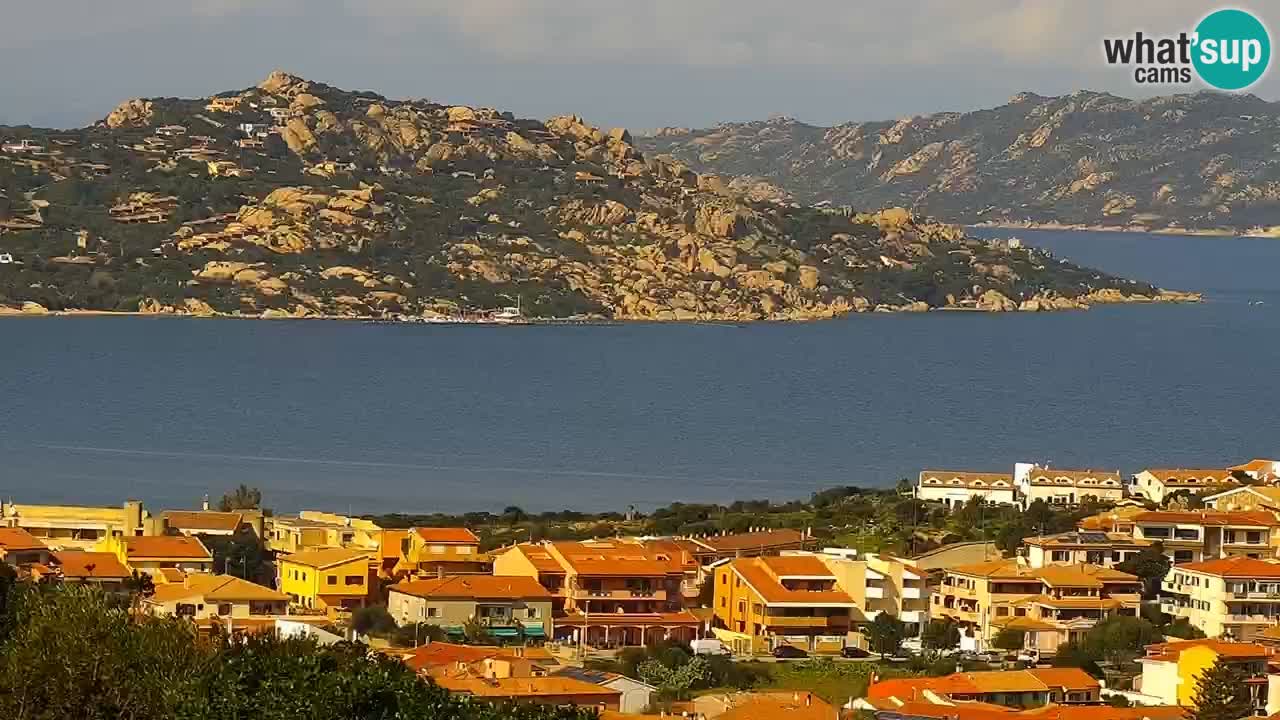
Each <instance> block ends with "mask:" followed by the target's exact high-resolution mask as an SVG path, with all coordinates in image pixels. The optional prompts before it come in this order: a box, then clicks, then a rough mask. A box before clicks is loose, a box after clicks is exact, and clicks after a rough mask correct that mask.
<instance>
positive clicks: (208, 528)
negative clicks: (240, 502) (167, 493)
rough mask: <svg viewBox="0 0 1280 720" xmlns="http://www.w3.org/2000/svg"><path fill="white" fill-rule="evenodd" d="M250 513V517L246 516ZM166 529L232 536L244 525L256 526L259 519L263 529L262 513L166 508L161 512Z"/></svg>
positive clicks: (190, 533)
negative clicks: (254, 522) (251, 522)
mask: <svg viewBox="0 0 1280 720" xmlns="http://www.w3.org/2000/svg"><path fill="white" fill-rule="evenodd" d="M246 515H248V516H249V517H246ZM160 517H161V519H162V520H164V526H165V529H166V530H168V531H170V532H175V533H179V534H182V535H221V536H227V537H230V536H232V535H235V534H236V533H237V532H239V531H240V529H241V528H243V527H250V528H252V527H254V526H253V525H251V524H250V521H254V520H256V521H257V526H258V527H257V530H261V522H262V513H261V512H259V511H256V510H255V511H252V512H249V513H245V512H218V511H216V510H208V509H206V510H165V511H164V512H162V513H160Z"/></svg>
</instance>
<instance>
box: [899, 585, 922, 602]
mask: <svg viewBox="0 0 1280 720" xmlns="http://www.w3.org/2000/svg"><path fill="white" fill-rule="evenodd" d="M902 597H903V599H905V600H919V599H921V598H923V597H924V590H921V589H920V588H918V587H904V588H902Z"/></svg>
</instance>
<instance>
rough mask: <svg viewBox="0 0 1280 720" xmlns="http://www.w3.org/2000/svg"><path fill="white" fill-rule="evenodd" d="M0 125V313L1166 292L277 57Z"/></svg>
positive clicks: (657, 313) (403, 310)
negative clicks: (100, 110)
mask: <svg viewBox="0 0 1280 720" xmlns="http://www.w3.org/2000/svg"><path fill="white" fill-rule="evenodd" d="M0 139H3V147H2V148H0V310H3V309H5V308H7V309H8V310H9V311H26V312H32V313H40V312H45V311H49V310H53V311H62V310H95V311H115V312H120V311H128V312H145V313H176V314H196V315H239V316H253V317H311V316H326V317H359V318H398V319H433V320H438V319H451V318H452V319H456V318H460V317H475V316H477V315H481V316H483V315H492V314H494V313H498V312H500V313H501V314H502V315H504V316H507V317H509V316H510V315H512V314H513V313H512V311H509V310H504V309H505V308H509V307H511V306H516V307H518V308H520V312H522V313H524V314H526V315H531V316H539V317H566V316H578V317H588V318H612V319H626V320H683V321H700V320H730V321H751V320H764V319H769V320H786V319H811V318H826V317H833V316H836V315H841V314H844V313H848V312H858V311H874V310H880V311H899V310H926V309H930V308H968V309H978V310H1016V309H1022V310H1052V309H1063V308H1076V307H1084V306H1087V305H1088V304H1090V303H1094V302H1120V301H1135V300H1136V301H1144V300H1158V299H1186V298H1185V297H1184V296H1179V295H1171V294H1168V293H1162V292H1161V291H1159V290H1158V289H1157V288H1153V287H1151V286H1150V285H1145V284H1140V283H1135V282H1132V281H1128V280H1124V279H1121V278H1116V277H1113V276H1111V275H1108V274H1106V273H1101V272H1098V271H1095V270H1090V269H1087V268H1081V267H1078V266H1075V265H1072V264H1070V263H1066V262H1062V261H1059V260H1057V259H1056V258H1053V257H1051V256H1049V255H1048V254H1046V253H1043V252H1041V251H1037V250H1032V249H1027V248H1022V247H1018V246H1016V244H1009V243H1003V242H997V241H985V240H980V239H976V238H972V237H967V236H965V234H964V232H963V231H962V230H961V229H960V228H959V227H957V226H955V225H948V224H943V223H938V222H931V221H928V220H925V219H923V218H922V217H919V216H916V215H913V214H912V213H911V212H908V211H906V210H903V209H901V208H891V209H887V210H883V211H878V210H876V209H875V208H870V210H872V211H871V212H857V211H854V210H852V209H848V208H841V209H836V208H826V209H820V208H812V207H802V206H798V205H794V204H787V203H777V202H772V201H771V200H770V198H769V197H768V196H769V193H770V192H771V191H770V190H769V188H767V187H765V186H755V185H752V184H750V183H745V184H744V183H742V182H738V181H734V182H728V183H726V182H723V181H721V180H720V179H719V178H717V177H714V176H702V175H699V174H697V173H695V172H693V171H691V170H690V169H689V167H688V166H687V164H685V163H683V162H680V161H678V160H672V159H670V158H663V157H654V156H650V157H646V156H645V155H644V154H642V153H641V152H640V151H639V150H638V149H637V148H636V146H635V144H634V141H633V139H632V137H631V135H630V133H628V132H627V131H626V130H625V129H623V128H615V129H613V130H609V131H607V132H606V131H603V130H601V129H599V128H594V127H591V126H589V125H587V124H585V123H583V122H582V120H581V119H579V118H577V117H575V116H572V115H564V116H559V117H554V118H551V119H549V120H547V121H546V122H540V121H537V120H525V119H518V118H516V117H514V116H513V115H511V114H510V113H504V112H500V111H498V110H494V109H487V108H473V107H469V106H465V105H454V106H449V105H442V104H439V103H434V102H429V101H425V100H391V99H388V98H385V97H382V96H379V95H377V94H374V93H369V92H348V91H344V90H340V89H338V88H334V87H331V86H329V85H325V84H323V83H317V82H311V81H308V80H305V79H303V78H299V77H297V76H294V75H289V74H287V73H283V72H276V73H273V74H272V75H271V76H270V77H268V78H267V79H266V80H264V81H263V82H261V83H259V84H258V85H256V86H253V87H250V88H246V89H243V90H240V91H233V92H227V93H221V94H218V95H216V96H213V97H210V98H199V99H181V98H150V99H136V100H130V101H128V102H125V103H122V104H121V105H120V106H119V107H117V108H116V109H115V110H113V111H112V112H111V113H110V114H109V115H108V116H107V117H106V118H105V119H103V120H102V121H101V122H99V123H97V124H95V125H93V126H91V127H88V128H83V129H79V130H48V129H40V128H26V127H21V128H0Z"/></svg>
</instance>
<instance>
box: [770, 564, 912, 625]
mask: <svg viewBox="0 0 1280 720" xmlns="http://www.w3.org/2000/svg"><path fill="white" fill-rule="evenodd" d="M799 554H802V553H784V557H787V556H791V555H799ZM813 555H814V556H815V557H817V558H818V559H820V560H822V562H823V563H824V564H825V565H826V566H827V568H828V569H829V570H831V571H832V573H834V574H835V576H836V579H837V582H838V584H839V585H840V587H842V588H844V589H846V590H847V591H848V592H849V595H850V596H851V597H852V598H853V599H854V603H855V605H857V607H858V609H859V610H860V611H861V612H862V614H863V615H864V616H865V617H866V619H867V620H874V619H875V617H876V616H877V615H879V614H880V613H882V612H887V613H889V614H890V615H893V616H894V617H896V618H898V619H899V620H901V621H902V622H903V623H905V624H906V630H907V637H917V636H919V635H920V631H921V630H923V629H924V625H925V623H927V622H928V621H929V588H928V586H927V579H928V576H927V575H926V573H925V571H924V570H922V569H920V568H918V567H916V566H915V565H914V564H912V561H910V560H903V559H902V558H896V557H893V556H892V555H880V554H876V553H865V554H861V553H859V552H858V551H856V550H850V549H846V548H824V549H823V550H822V552H820V553H814V554H813ZM858 645H859V646H862V645H863V643H862V642H861V641H859V642H858Z"/></svg>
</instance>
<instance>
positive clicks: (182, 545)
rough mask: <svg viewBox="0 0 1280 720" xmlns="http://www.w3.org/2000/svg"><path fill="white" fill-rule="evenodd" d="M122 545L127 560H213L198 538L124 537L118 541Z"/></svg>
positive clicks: (169, 536) (179, 536)
mask: <svg viewBox="0 0 1280 720" xmlns="http://www.w3.org/2000/svg"><path fill="white" fill-rule="evenodd" d="M120 542H121V543H123V544H124V549H125V556H126V557H127V558H128V559H129V560H150V559H154V558H164V559H169V558H179V559H182V560H213V555H212V554H211V553H210V552H209V549H208V548H206V547H205V546H204V543H202V542H200V540H199V539H198V538H194V537H188V536H186V535H148V536H142V537H133V536H126V537H123V538H121V539H120Z"/></svg>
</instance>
